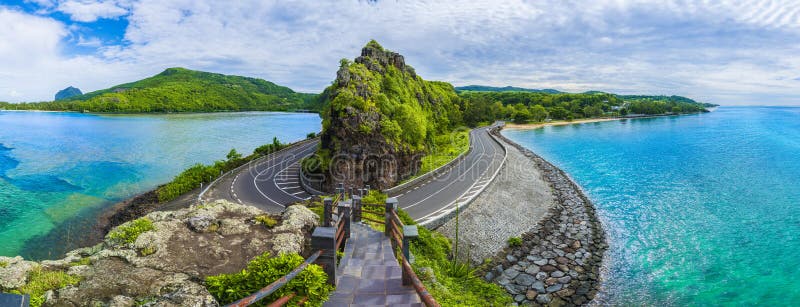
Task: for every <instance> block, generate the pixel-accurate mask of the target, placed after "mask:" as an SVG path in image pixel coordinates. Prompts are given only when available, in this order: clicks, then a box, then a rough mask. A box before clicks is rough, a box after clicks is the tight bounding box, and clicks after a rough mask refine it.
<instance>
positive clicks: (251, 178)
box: [215, 141, 319, 213]
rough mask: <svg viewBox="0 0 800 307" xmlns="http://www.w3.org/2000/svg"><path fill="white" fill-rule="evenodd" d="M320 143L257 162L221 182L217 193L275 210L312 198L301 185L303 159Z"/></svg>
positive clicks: (269, 210) (303, 145) (242, 202)
mask: <svg viewBox="0 0 800 307" xmlns="http://www.w3.org/2000/svg"><path fill="white" fill-rule="evenodd" d="M317 144H319V141H312V142H309V143H305V144H300V145H297V146H295V147H292V148H288V149H286V150H284V151H281V152H278V153H276V154H273V155H271V156H269V157H267V158H264V159H261V160H259V161H258V162H256V163H253V164H252V165H251V166H249V167H246V168H244V169H242V170H241V171H240V172H239V173H238V174H236V175H235V176H234V177H233V178H232V179H228V180H223V181H221V182H220V183H219V184H218V185H217V186H216V187H215V190H216V191H215V196H216V197H217V198H224V199H228V200H230V201H234V202H238V203H241V204H246V205H252V206H256V207H258V208H261V209H263V210H265V211H267V212H275V213H277V212H281V211H283V209H284V208H285V207H286V205H288V204H291V203H294V202H297V201H300V200H304V199H308V198H309V197H310V196H311V195H310V194H308V193H307V192H306V191H305V190H303V188H301V187H300V178H299V174H300V172H299V170H300V160H301V159H303V158H304V157H306V156H308V155H311V154H313V153H314V152H315V151H316V148H317Z"/></svg>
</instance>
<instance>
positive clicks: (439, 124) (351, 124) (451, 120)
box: [306, 41, 461, 189]
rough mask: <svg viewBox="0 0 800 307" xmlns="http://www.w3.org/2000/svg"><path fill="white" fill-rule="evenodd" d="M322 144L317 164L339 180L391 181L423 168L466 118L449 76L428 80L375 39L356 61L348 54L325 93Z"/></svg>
mask: <svg viewBox="0 0 800 307" xmlns="http://www.w3.org/2000/svg"><path fill="white" fill-rule="evenodd" d="M321 99H322V100H323V102H324V108H323V112H322V118H323V121H322V124H323V131H322V135H321V137H322V144H321V149H320V151H319V155H318V157H317V158H316V159H317V161H316V162H317V163H318V164H317V163H307V164H306V166H307V168H311V169H313V170H316V171H321V172H328V173H330V175H332V176H326V177H327V180H328V182H327V186H328V187H330V186H331V185H332V184H333V181H336V182H345V183H347V184H355V185H362V184H369V185H371V186H373V187H377V188H380V189H383V188H388V187H390V186H393V185H394V184H395V183H397V182H398V181H399V180H402V179H403V178H405V177H407V176H410V175H412V174H413V173H414V172H415V171H416V170H417V169H419V166H420V161H421V159H422V157H423V156H424V155H425V154H426V153H427V152H428V146H429V144H433V143H434V140H435V137H436V136H437V135H441V134H445V133H448V132H450V131H451V130H452V128H453V127H455V126H457V125H458V124H460V122H461V111H460V108H459V104H458V103H457V102H458V99H459V98H458V95H457V94H456V92H455V90H454V89H453V86H452V85H450V84H448V83H444V82H435V81H433V82H432V81H425V80H423V79H422V78H421V77H419V76H418V75H417V74H416V72H415V71H414V69H413V68H412V67H411V66H409V65H406V64H405V59H404V58H403V56H402V55H400V54H398V53H395V52H392V51H389V50H385V49H383V47H381V46H380V45H379V44H378V43H377V42H375V41H371V42H369V43H368V44H367V45H366V46H365V47H364V48H363V49H362V50H361V56H359V57H357V58H356V59H355V61H354V62H350V61H348V60H342V62H341V67H340V68H339V71H338V72H337V74H336V80H335V81H334V82H333V84H332V85H331V86H330V87H328V88H327V89H325V91H324V92H323V93H322V95H321Z"/></svg>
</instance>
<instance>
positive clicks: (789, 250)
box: [503, 107, 800, 306]
mask: <svg viewBox="0 0 800 307" xmlns="http://www.w3.org/2000/svg"><path fill="white" fill-rule="evenodd" d="M503 134H504V135H506V136H507V137H508V138H510V139H512V140H514V141H516V142H518V143H520V144H521V145H523V146H525V147H527V148H529V149H531V150H533V151H534V152H536V153H538V154H539V155H541V156H542V157H543V158H545V159H547V160H549V161H550V162H552V163H553V164H555V165H556V166H559V167H560V168H562V169H563V170H564V171H566V172H567V173H569V174H570V176H571V177H573V179H575V180H576V181H577V182H578V184H580V185H581V186H582V187H583V188H584V190H585V191H586V192H587V194H588V196H589V197H590V198H591V199H592V201H593V202H594V204H595V206H596V207H597V212H598V215H599V217H600V219H601V221H602V223H603V226H604V228H605V230H606V233H607V237H608V241H609V245H610V247H609V250H608V252H607V254H606V257H605V258H604V270H603V273H602V279H603V281H602V285H603V286H602V287H603V291H602V293H601V295H600V299H601V300H603V301H604V302H606V303H609V304H613V305H701V306H707V305H753V304H756V303H758V304H764V305H795V304H798V302H800V108H789V107H720V108H718V109H717V110H716V111H714V112H712V113H706V114H698V115H685V116H675V117H660V118H650V119H635V120H623V121H609V122H598V123H588V124H576V125H569V126H557V127H546V128H542V129H536V130H506V131H503Z"/></svg>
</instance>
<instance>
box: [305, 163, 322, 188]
mask: <svg viewBox="0 0 800 307" xmlns="http://www.w3.org/2000/svg"><path fill="white" fill-rule="evenodd" d="M316 183H317V184H316V185H315V184H314V183H312V180H311V178H308V175H306V173H305V172H304V171H303V165H302V163H301V165H300V187H301V188H303V190H306V192H308V193H309V194H311V195H325V192H322V190H323V189H322V181H316Z"/></svg>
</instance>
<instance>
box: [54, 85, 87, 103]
mask: <svg viewBox="0 0 800 307" xmlns="http://www.w3.org/2000/svg"><path fill="white" fill-rule="evenodd" d="M78 95H83V92H81V90H80V89H79V88H77V87H72V86H70V87H68V88H65V89H63V90H60V91H58V93H56V100H64V99H67V98H70V97H74V96H78Z"/></svg>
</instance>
